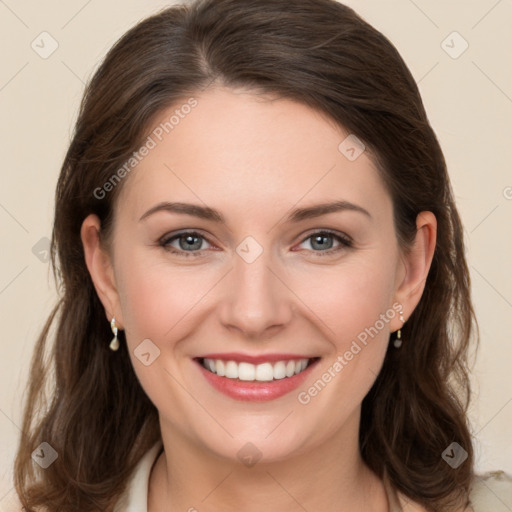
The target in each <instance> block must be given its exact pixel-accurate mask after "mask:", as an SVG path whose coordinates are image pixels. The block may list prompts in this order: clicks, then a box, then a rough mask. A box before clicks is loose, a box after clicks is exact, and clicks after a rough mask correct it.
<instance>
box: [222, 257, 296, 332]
mask: <svg viewBox="0 0 512 512" xmlns="http://www.w3.org/2000/svg"><path fill="white" fill-rule="evenodd" d="M269 253H270V251H263V253H262V254H261V255H260V256H259V257H258V258H257V259H256V260H254V261H252V262H248V261H246V260H245V259H244V258H242V257H240V256H239V255H238V254H237V253H236V254H235V255H234V257H233V268H232V270H231V272H229V273H228V275H227V276H226V279H224V280H223V281H224V284H223V286H224V288H223V294H222V299H221V305H220V307H219V317H220V321H221V323H222V324H223V325H224V327H225V328H227V329H229V330H237V331H240V332H241V333H243V335H244V337H245V338H247V339H252V340H256V339H265V338H268V337H269V336H271V335H274V334H276V333H277V332H279V331H280V330H282V329H283V328H285V326H286V325H287V324H288V323H289V322H290V320H291V318H292V316H293V307H292V304H293V303H292V301H293V293H292V291H291V290H290V288H289V287H288V286H287V284H286V280H285V279H283V278H282V277H281V276H280V275H278V274H279V272H278V268H277V267H278V265H276V264H275V262H274V264H273V262H272V261H271V255H269ZM281 273H282V272H281Z"/></svg>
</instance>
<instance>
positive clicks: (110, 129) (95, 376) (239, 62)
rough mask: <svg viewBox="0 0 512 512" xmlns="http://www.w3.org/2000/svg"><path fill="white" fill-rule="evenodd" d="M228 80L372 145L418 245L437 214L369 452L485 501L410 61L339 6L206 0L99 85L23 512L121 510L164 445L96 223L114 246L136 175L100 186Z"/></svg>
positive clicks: (462, 338)
mask: <svg viewBox="0 0 512 512" xmlns="http://www.w3.org/2000/svg"><path fill="white" fill-rule="evenodd" d="M212 82H215V83H217V84H222V85H225V86H233V87H236V86H243V87H248V88H250V89H252V90H257V91H261V92H268V93H272V94H274V95H277V96H278V97H283V98H290V99H295V100H297V101H300V102H302V103H304V104H307V105H309V106H310V107H312V108H314V109H317V110H318V111H320V112H323V113H324V114H326V115H327V116H329V118H330V119H332V120H333V121H334V122H336V123H337V124H339V125H340V126H343V127H344V128H346V129H347V130H348V131H349V132H350V133H352V134H355V135H356V136H357V137H358V138H359V139H361V140H362V141H363V142H364V144H365V145H366V147H367V148H368V150H369V154H371V155H372V158H373V159H374V161H375V163H376V165H377V166H378V168H379V171H380V173H381V175H382V177H383V179H384V182H385V184H386V187H387V190H388V191H389V193H390V195H391V198H392V201H393V212H394V223H395V230H396V235H397V239H398V242H399V245H400V248H401V249H402V250H403V251H407V250H408V249H410V247H411V243H412V241H413V239H414V236H415V234H416V224H415V221H416V216H417V215H418V213H419V212H421V211H431V212H433V213H434V214H435V216H436V219H437V246H436V249H435V253H434V257H433V262H432V265H431V269H430V272H429V274H428V278H427V281H426V284H425V290H424V293H423V296H422V298H421V301H420V302H419V304H418V306H417V308H416V309H415V310H414V312H413V314H412V315H411V317H410V318H409V319H408V321H407V322H406V324H405V325H404V327H403V329H402V336H403V338H404V339H405V340H406V342H405V343H404V344H403V346H402V347H401V349H400V350H393V348H392V347H391V348H390V349H389V350H388V352H387V354H386V357H385V361H384V365H383V368H382V371H381V372H380V374H379V375H378V377H377V379H376V381H375V383H374V385H373V387H372V389H371V391H370V392H369V394H368V395H367V396H366V397H365V399H364V401H363V404H362V417H361V425H360V450H361V453H362V456H363V458H364V460H365V461H366V463H367V464H368V466H369V467H370V468H371V469H372V470H373V471H374V472H375V473H376V474H378V475H379V476H382V475H383V474H384V472H385V471H386V472H387V474H388V475H389V477H390V479H391V482H392V484H393V485H394V486H395V487H396V488H397V489H398V490H400V491H401V492H403V493H404V494H405V495H407V496H408V497H410V498H412V499H413V500H415V501H417V502H419V503H420V504H422V505H423V506H424V507H425V508H426V509H428V510H430V511H441V510H443V511H447V510H452V509H454V507H455V503H457V502H459V501H460V500H461V499H462V500H463V501H464V502H465V501H466V500H467V493H468V489H469V484H470V481H471V478H472V475H473V449H472V446H471V436H470V433H469V431H468V425H467V417H466V410H467V406H468V400H469V384H468V363H467V352H468V346H469V343H470V341H471V339H472V338H473V336H474V337H475V338H476V340H477V338H478V326H477V324H476V319H475V314H474V311H473V307H472V304H471V298H470V278H469V272H468V267H467V264H466V261H465V254H464V243H463V230H462V226H461V221H460V218H459V215H458V213H457V209H456V206H455V202H454V199H453V193H452V190H451V185H450V181H449V177H448V174H447V169H446V164H445V160H444V157H443V154H442V151H441V148H440V145H439V142H438V140H437V138H436V136H435V134H434V131H433V130H432V128H431V126H430V124H429V122H428V120H427V116H426V113H425V110H424V107H423V103H422V100H421V98H420V94H419V91H418V88H417V85H416V83H415V81H414V79H413V77H412V76H411V73H410V72H409V70H408V68H407V66H406V65H405V63H404V62H403V60H402V59H401V57H400V55H399V54H398V52H397V50H396V49H395V47H394V46H393V45H392V44H391V43H390V42H389V41H388V39H387V38H386V37H384V36H383V35H382V34H381V33H380V32H378V31H377V30H375V29H374V28H373V27H371V26H370V25H368V24H367V23H366V22H365V21H363V20H362V19H361V18H360V17H359V16H358V15H357V14H356V13H355V12H354V11H353V10H352V9H350V8H348V7H346V6H344V5H342V4H340V3H338V2H336V1H334V0H300V1H297V2H291V1H290V0H199V1H195V2H193V3H191V4H189V5H180V6H172V7H169V8H166V9H164V10H162V11H160V12H159V13H157V14H156V15H153V16H151V17H149V18H147V19H146V20H143V21H142V22H140V23H139V24H137V25H136V26H135V27H134V28H132V29H131V30H129V31H128V32H127V33H126V34H125V35H124V36H123V37H122V38H121V39H120V40H119V41H118V42H117V43H116V44H115V45H114V47H113V48H112V49H111V50H110V52H109V53H108V54H107V56H106V57H105V59H104V61H103V62H102V64H101V66H100V67H99V69H98V70H97V72H96V73H95V75H94V76H93V78H92V80H91V81H90V83H89V84H88V86H87V88H86V91H85V94H84V97H83V100H82V103H81V107H80V112H79V116H78V120H77V122H76V127H75V131H74V134H73V138H72V141H71V144H70V146H69V149H68V151H67V154H66V156H65V159H64V162H63V165H62V169H61V174H60V177H59V180H58V185H57V190H56V206H55V221H54V226H53V235H52V245H51V255H52V268H53V270H54V275H55V278H56V280H57V282H58V285H59V289H60V295H61V299H60V301H59V303H58V304H57V306H56V307H55V310H54V311H53V313H52V315H51V316H50V318H49V319H48V322H47V324H46V325H45V327H44V329H43V331H42V333H41V335H40V337H39V339H38V341H37V345H36V348H35V351H34V355H33V359H32V363H31V364H32V367H31V378H30V383H29V386H28V393H27V397H26V403H25V410H24V418H23V426H22V429H23V432H24V434H23V435H22V437H21V439H20V444H19V448H18V452H17V457H16V462H15V484H16V489H17V492H18V494H19V496H20V499H21V502H22V505H23V506H24V507H25V508H26V510H27V511H32V510H36V509H42V508H44V510H49V511H59V512H60V511H71V510H80V511H81V512H88V511H93V510H101V511H111V510H113V506H114V504H115V502H116V500H117V499H118V498H119V495H120V494H121V493H122V491H123V490H124V489H125V487H126V484H127V478H128V476H129V474H130V472H131V471H132V470H133V468H134V466H135V464H136V463H137V462H138V461H139V459H140V458H141V456H142V455H143V454H144V453H145V451H146V450H147V449H148V448H149V447H150V446H151V445H153V444H154V443H155V442H156V441H157V440H158V439H159V437H160V431H159V426H158V414H157V410H156V408H155V407H154V405H153V404H152V403H151V402H150V400H149V399H148V397H147V396H146V394H145V393H144V391H143V390H142V388H141V386H140V384H139V382H138V380H137V378H136V375H135V373H134V370H133V368H132V366H131V362H130V359H129V355H128V353H127V350H126V345H125V343H121V348H120V349H119V351H118V352H116V353H112V352H111V351H110V350H109V348H108V346H109V341H110V339H111V336H112V334H111V332H110V326H109V325H108V322H107V321H106V319H105V312H104V308H103V306H102V304H101V302H100V301H99V299H98V297H97V295H96V292H95V290H94V287H93V285H92V281H91V278H90V275H89V273H88V270H87V268H86V265H85V262H84V252H83V247H82V243H81V239H80V227H81V223H82V221H83V220H84V219H85V217H86V216H87V215H88V214H90V213H95V214H96V215H98V216H99V218H100V219H101V223H102V233H101V236H102V240H103V242H104V243H105V244H107V243H108V240H109V234H110V231H109V228H111V227H112V223H113V221H114V218H113V211H114V205H115V201H116V198H117V197H118V194H119V191H120V189H121V188H122V186H123V181H121V182H120V183H119V184H117V186H115V187H113V189H112V190H111V191H109V193H107V194H104V197H101V198H100V197H98V193H96V194H95V193H94V192H95V190H97V189H98V187H102V186H103V184H105V183H106V182H107V181H108V180H109V179H110V178H111V177H112V176H113V175H114V174H115V173H116V171H118V169H119V168H120V167H121V166H122V165H123V164H124V163H125V162H126V161H127V159H129V158H130V156H131V155H132V153H133V152H134V151H135V150H136V149H137V148H139V147H140V144H141V143H142V142H143V141H144V139H145V137H147V135H148V129H149V127H150V126H151V122H152V120H153V119H155V116H156V115H157V114H158V113H159V112H162V110H163V109H165V108H168V107H170V106H172V105H176V104H178V103H179V102H182V101H183V98H187V97H190V96H193V95H194V94H197V93H198V91H200V90H201V89H204V88H205V87H206V86H208V84H210V83H212ZM52 327H55V332H54V333H53V332H52V335H51V336H50V332H51V331H52ZM122 336H123V335H122V333H121V334H120V337H121V338H122ZM49 338H53V339H54V343H53V345H52V346H51V347H47V340H48V339H49ZM476 340H475V341H476ZM390 345H392V344H390ZM42 442H47V443H49V444H50V445H51V447H52V448H53V449H54V450H55V451H56V452H57V453H58V458H57V460H56V461H55V462H54V463H53V464H52V465H51V466H50V467H49V468H48V469H46V470H40V469H39V468H37V467H36V466H35V465H34V464H33V462H32V460H31V452H32V451H33V450H34V449H35V448H36V447H37V446H38V445H39V444H40V443H42ZM452 442H457V443H458V444H459V445H461V446H462V447H463V448H464V450H465V451H466V452H467V454H468V458H467V460H466V461H465V462H464V463H463V464H462V465H460V466H459V467H458V468H457V469H453V468H452V467H451V466H450V465H448V464H447V463H446V462H445V460H443V458H442V453H443V452H444V450H445V449H446V448H447V447H448V446H449V445H450V444H451V443H452Z"/></svg>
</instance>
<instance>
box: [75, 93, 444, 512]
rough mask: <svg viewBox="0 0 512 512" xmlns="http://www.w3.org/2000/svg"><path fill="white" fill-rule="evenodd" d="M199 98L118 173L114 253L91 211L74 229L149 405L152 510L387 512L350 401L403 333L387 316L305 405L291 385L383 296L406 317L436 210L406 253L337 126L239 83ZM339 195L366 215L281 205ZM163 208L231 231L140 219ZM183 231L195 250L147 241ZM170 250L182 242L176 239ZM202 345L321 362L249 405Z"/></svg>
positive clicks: (368, 174)
mask: <svg viewBox="0 0 512 512" xmlns="http://www.w3.org/2000/svg"><path fill="white" fill-rule="evenodd" d="M194 97H195V98H196V99H197V101H198V104H197V106H196V107H195V108H194V109H193V110H192V111H191V113H190V114H188V115H187V116H185V117H184V119H181V120H180V122H179V124H178V125H177V126H175V127H174V129H173V130H172V131H171V132H170V133H169V134H168V135H167V136H166V137H165V138H164V139H163V140H162V141H161V142H159V143H158V145H157V146H156V147H155V148H154V149H152V150H151V151H150V152H149V155H148V156H146V157H145V158H144V159H143V160H142V162H141V163H139V165H138V166H137V168H136V169H135V170H134V171H132V173H131V174H130V175H129V177H127V178H125V182H124V183H122V187H123V188H122V191H121V194H120V197H119V201H118V202H117V203H116V210H115V227H114V231H113V239H112V244H111V247H110V250H107V249H106V248H102V247H101V246H100V244H99V241H98V231H99V228H100V223H99V220H98V218H97V217H96V216H95V215H90V216H89V217H87V218H86V219H85V220H84V222H83V225H82V230H81V236H82V241H83V245H84V250H85V257H86V262H87V266H88V269H89V272H90V274H91V277H92V279H93V282H94V285H95V288H96V291H97V293H98V296H99V297H100V299H101V301H102V303H103V305H104V307H105V315H106V318H107V320H108V322H110V319H111V318H112V316H114V315H115V318H116V322H117V325H118V327H119V328H120V329H124V330H125V334H126V340H127V344H128V349H129V353H130V357H131V359H132V364H133V367H134V369H135V372H136V374H137V377H138V379H139V380H140V383H141V385H142V387H143V388H144V390H145V392H146V393H147V395H148V396H149V398H150V399H151V400H152V401H153V403H154V404H155V406H156V407H157V409H158V411H159V417H160V424H161V430H162V439H163V444H164V450H165V451H164V453H163V454H162V456H161V457H159V459H158V460H157V462H156V463H155V465H154V467H153V470H152V472H151V477H150V482H149V497H148V511H149V512H155V511H157V510H166V511H178V510H179V511H186V510H190V509H192V507H193V508H195V509H196V510H199V511H201V512H203V511H218V510H223V511H235V510H245V511H248V512H253V511H261V510H267V511H281V510H288V511H301V512H302V511H303V510H304V509H306V510H308V511H317V510H322V511H324V512H325V511H327V512H329V511H336V512H340V511H354V510H373V511H377V512H379V511H382V512H384V511H387V510H388V509H389V508H388V502H387V499H386V494H385V491H384V487H383V484H382V482H381V480H380V479H379V478H378V477H377V476H376V475H374V474H373V472H371V471H370V470H369V468H367V466H366V465H365V464H364V463H363V461H362V459H361V456H360V454H359V449H358V438H357V435H358V428H359V421H360V409H361V402H362V400H363V398H364V396H365V395H366V394H367V392H368V391H369V389H370V387H371V386H372V384H373V382H374V381H375V378H376V376H377V374H378V372H379V370H380V368H381V366H382V363H383V360H384V356H385V352H386V349H387V344H388V340H389V335H390V333H391V332H394V331H396V330H397V329H399V328H400V327H401V326H402V325H403V322H401V321H400V319H399V315H398V314H395V315H394V317H393V318H392V319H390V320H389V321H388V322H387V323H385V325H384V327H383V328H382V329H381V330H379V332H378V334H377V335H375V336H374V337H373V338H370V341H369V343H368V344H367V345H366V346H365V347H364V348H363V349H362V350H361V351H360V352H359V353H358V354H357V355H356V356H354V357H353V359H352V360H351V361H349V362H348V364H347V365H346V366H345V367H344V368H343V370H342V371H341V372H339V373H337V374H336V377H335V378H333V379H332V380H331V381H330V382H329V383H328V384H327V385H326V386H325V388H324V389H323V390H322V391H321V392H320V393H318V394H317V395H316V396H315V397H313V398H312V399H311V401H310V402H309V403H308V404H305V405H304V404H301V403H299V401H298V399H297V395H298V393H299V392H300V391H304V390H306V391H307V389H308V388H309V387H310V386H311V385H312V384H313V383H314V382H315V381H317V380H318V379H319V378H320V377H321V376H322V374H323V373H324V372H325V371H326V370H327V368H329V367H330V366H332V364H333V363H334V362H335V361H336V358H337V356H338V355H340V354H344V353H345V352H346V351H347V350H349V348H350V346H351V344H352V342H353V341H354V340H355V339H357V335H358V334H359V333H361V332H362V331H364V329H365V328H367V327H370V326H373V325H375V323H376V321H377V320H378V319H379V315H381V314H383V313H385V312H386V311H389V310H391V311H394V310H393V304H396V303H399V304H401V305H402V308H403V316H404V319H405V321H407V319H408V318H409V317H410V315H411V313H412V311H413V310H414V308H415V307H416V306H417V304H418V302H419V300H420V298H421V295H422V293H423V290H424V285H425V280H426V277H427V274H428V271H429V268H430V265H431V261H432V257H433V253H434V248H435V239H436V219H435V217H434V215H433V214H432V213H431V212H422V213H421V214H420V215H418V218H417V235H416V239H415V242H414V246H413V249H412V251H411V252H410V254H409V255H405V254H402V252H401V251H400V250H399V247H398V243H397V239H396V233H395V230H394V225H393V217H392V202H391V198H390V196H389V194H388V193H387V191H386V189H385V187H384V184H383V182H382V180H381V178H380V176H379V174H378V172H377V170H376V169H375V167H374V165H373V163H372V161H371V159H370V155H368V154H367V152H363V153H362V154H361V155H360V156H359V157H358V158H357V159H356V160H354V161H350V160H348V159H347V158H346V157H345V156H344V155H343V154H342V153H341V152H340V151H339V150H338V146H339V144H340V142H342V141H343V140H344V139H345V137H346V136H347V135H348V132H346V131H345V130H343V129H342V128H341V127H339V126H337V125H336V124H334V123H333V122H332V121H330V120H329V119H327V118H326V117H325V116H323V115H322V114H320V113H319V112H317V111H315V110H312V109H311V108H309V107H307V106H305V105H303V104H300V103H297V102H294V101H291V100H285V99H275V98H274V99H271V98H269V97H266V96H263V95H260V94H256V93H254V92H251V91H248V90H242V89H238V90H233V89H226V88H222V87H216V88H210V89H207V90H206V91H203V92H202V93H201V94H197V95H195V96H194ZM178 106H179V105H178ZM176 108H177V107H176V106H174V107H173V108H171V109H169V111H166V112H162V113H161V115H160V116H159V117H158V119H157V120H156V123H155V124H158V123H159V122H160V121H162V120H166V119H169V116H170V115H171V114H172V112H173V111H174V110H175V109H176ZM334 200H345V201H349V202H351V203H354V204H356V205H358V206H360V207H362V208H364V209H366V210H367V211H368V212H369V213H370V215H371V218H370V217H368V216H366V215H364V214H362V213H360V212H357V211H350V210H345V211H339V212H334V213H329V214H326V215H323V216H321V217H317V218H311V219H306V220H302V221H299V222H295V223H290V222H285V220H284V218H285V217H286V215H288V214H289V213H290V211H291V210H292V209H294V208H299V207H305V206H311V205H315V204H319V203H324V202H329V201H334ZM162 201H180V202H186V203H194V204H198V205H201V206H205V205H207V206H209V207H211V208H215V209H217V210H219V211H220V212H221V213H222V215H223V216H224V217H225V220H226V223H225V224H222V223H216V222H214V221H211V220H205V219H200V218H197V217H193V216H190V215H180V214H176V213H169V212H165V211H160V212H158V213H154V214H153V215H149V216H148V217H147V218H146V219H145V220H142V221H139V218H140V217H141V216H142V215H143V214H144V213H145V212H146V211H148V210H149V209H150V208H152V207H153V206H155V205H156V204H158V203H160V202H162ZM322 229H330V230H334V231H336V233H337V234H339V235H341V236H343V235H346V236H348V237H350V238H351V239H352V241H353V246H352V247H345V246H343V245H342V244H341V243H340V242H339V241H338V240H337V239H336V238H335V237H328V238H327V240H326V242H327V245H325V246H323V247H326V248H322V247H320V248H319V247H318V245H316V244H315V243H314V241H315V239H314V238H311V235H313V234H315V233H317V232H318V231H321V230H322ZM185 230H195V231H199V233H200V234H201V236H203V237H204V238H200V239H199V240H200V241H201V240H202V245H201V246H200V248H199V250H198V249H194V250H195V252H196V253H199V254H200V255H199V256H196V257H194V256H190V257H188V258H187V257H185V256H179V255H176V254H172V253H170V252H169V251H168V250H166V249H165V248H163V247H162V246H161V245H159V243H158V240H159V239H161V238H162V237H163V236H164V235H166V234H171V235H172V234H176V233H179V232H181V231H185ZM247 236H251V237H253V238H254V239H255V240H256V241H257V243H258V244H259V245H260V246H261V247H262V249H263V252H262V254H261V255H260V256H259V257H258V258H257V259H256V260H255V261H253V262H252V263H247V261H245V260H244V259H243V258H241V257H240V256H239V255H238V254H237V252H236V248H237V246H238V245H239V244H240V243H241V242H242V240H244V238H245V237H247ZM199 243H200V242H198V245H196V246H195V247H197V246H199ZM171 244H172V247H173V248H175V249H176V250H179V249H181V251H182V253H184V252H186V247H187V246H186V241H184V242H183V243H182V245H180V243H179V239H175V240H174V241H173V242H171ZM338 247H340V250H339V251H337V252H332V251H331V255H330V256H329V255H323V256H322V254H324V253H326V252H328V250H329V249H336V248H338ZM189 252H190V251H189ZM320 253H321V254H320ZM395 313H396V312H395ZM147 338H149V339H150V340H151V341H152V343H154V344H155V345H156V346H157V347H158V349H159V350H160V356H159V357H158V358H157V359H155V360H154V362H153V363H152V364H150V365H149V366H145V365H143V364H141V362H140V361H139V360H138V359H137V358H136V357H135V355H134V350H135V349H136V347H137V346H138V345H139V344H140V343H141V341H142V340H144V339H147ZM413 342H414V341H413V340H404V343H413ZM212 352H241V353H246V354H270V353H294V354H300V355H305V356H306V357H308V356H309V357H312V356H317V357H321V360H320V363H319V364H318V365H317V367H316V368H315V369H314V372H313V373H312V374H311V375H310V377H309V378H308V379H307V381H306V383H305V384H304V385H302V386H300V389H298V390H296V391H292V392H291V393H289V394H287V395H285V396H283V397H280V398H278V399H275V400H272V401H269V402H262V403H253V402H242V401H238V400H234V399H232V398H229V397H227V396H225V395H223V394H221V393H219V392H218V391H216V390H215V389H213V388H212V387H211V386H210V384H209V383H207V382H206V380H205V379H204V377H203V376H202V375H201V373H200V370H199V368H198V365H197V363H196V362H194V361H193V358H194V357H198V356H201V355H202V354H203V355H204V354H207V353H212ZM247 442H251V443H253V444H254V445H255V446H256V447H257V448H258V450H259V451H260V452H261V454H262V458H261V460H260V461H259V462H258V463H257V464H256V465H254V466H252V467H246V466H245V465H244V464H242V463H241V462H240V461H239V459H238V457H237V452H238V451H239V450H240V449H241V448H242V447H243V446H244V445H245V444H246V443H247ZM312 482H314V486H312ZM313 488H314V492H312V489H313ZM408 506H409V508H408V509H407V510H422V509H421V508H419V507H418V506H415V505H414V504H411V503H409V505H408ZM412 507H414V508H412Z"/></svg>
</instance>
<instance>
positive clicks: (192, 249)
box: [159, 231, 206, 257]
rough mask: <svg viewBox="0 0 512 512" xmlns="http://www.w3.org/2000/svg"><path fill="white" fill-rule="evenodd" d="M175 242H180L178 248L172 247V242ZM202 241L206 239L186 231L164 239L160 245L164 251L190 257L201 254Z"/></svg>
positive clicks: (194, 232)
mask: <svg viewBox="0 0 512 512" xmlns="http://www.w3.org/2000/svg"><path fill="white" fill-rule="evenodd" d="M175 240H177V241H178V248H176V247H174V246H172V245H171V242H174V241H175ZM202 240H206V238H204V237H203V236H202V235H200V234H199V233H197V232H196V231H185V232H183V233H178V234H177V235H174V236H171V237H169V238H165V237H164V238H163V239H162V240H161V241H160V242H159V243H160V245H161V246H162V247H163V248H164V249H166V250H168V251H170V252H172V253H174V254H179V255H180V256H185V257H189V256H199V255H200V254H201V252H202V250H201V246H202V245H203V244H202Z"/></svg>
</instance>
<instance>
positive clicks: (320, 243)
mask: <svg viewBox="0 0 512 512" xmlns="http://www.w3.org/2000/svg"><path fill="white" fill-rule="evenodd" d="M329 239H335V240H337V241H338V242H339V244H340V245H339V246H338V247H335V248H334V249H333V248H332V242H329V241H328V240H329ZM308 240H311V247H313V248H315V246H316V248H319V249H320V250H319V251H316V250H313V252H314V253H316V254H315V256H329V255H331V256H332V255H333V253H337V252H339V251H341V250H342V249H345V248H349V247H352V245H353V244H352V240H350V239H349V238H348V237H346V236H342V235H340V234H337V233H335V232H332V231H328V230H323V231H317V232H315V233H312V234H310V235H309V236H308V237H306V238H304V240H302V242H301V244H302V243H304V242H306V241H308ZM326 240H327V241H326Z"/></svg>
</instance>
